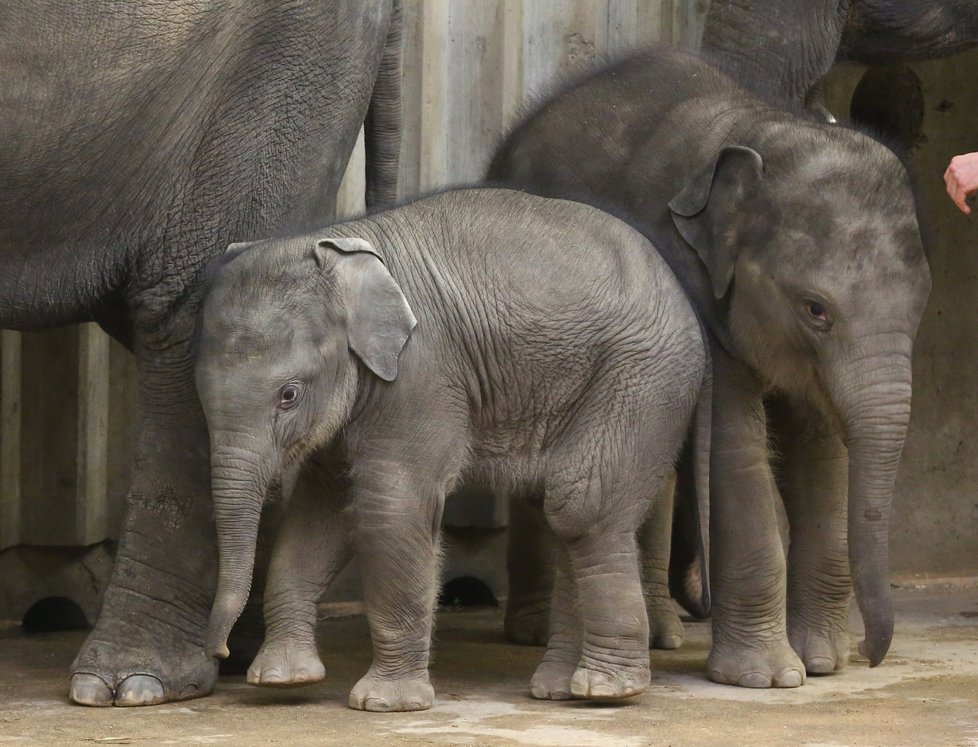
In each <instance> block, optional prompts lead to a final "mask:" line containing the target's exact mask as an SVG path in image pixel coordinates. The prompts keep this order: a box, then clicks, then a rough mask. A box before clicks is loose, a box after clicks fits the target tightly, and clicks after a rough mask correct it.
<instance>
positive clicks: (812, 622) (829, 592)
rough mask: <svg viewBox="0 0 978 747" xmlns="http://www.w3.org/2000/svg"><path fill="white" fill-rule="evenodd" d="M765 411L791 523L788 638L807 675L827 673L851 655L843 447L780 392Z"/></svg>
mask: <svg viewBox="0 0 978 747" xmlns="http://www.w3.org/2000/svg"><path fill="white" fill-rule="evenodd" d="M770 411H771V415H772V424H773V425H774V426H775V427H776V428H777V429H778V431H779V433H780V435H781V438H780V439H779V443H780V452H781V455H782V467H781V479H780V483H781V492H782V496H783V497H784V502H785V508H786V510H787V512H788V520H789V523H790V527H791V528H790V537H791V541H790V546H789V551H788V639H789V640H790V641H791V646H792V648H794V650H795V651H796V652H797V653H798V655H799V656H800V657H801V659H802V661H803V662H804V663H805V669H806V670H807V672H808V673H809V674H831V673H832V672H834V671H837V670H839V669H842V668H844V667H845V666H846V664H847V663H848V661H849V632H848V630H849V601H850V599H851V597H852V581H851V579H850V575H849V555H848V547H847V544H846V533H847V524H846V515H847V511H846V507H847V504H848V483H849V481H848V468H849V458H848V453H847V451H846V448H845V445H844V444H843V443H842V439H841V437H840V435H839V433H838V430H837V428H835V427H834V426H833V425H832V424H831V423H830V422H829V421H828V420H827V419H826V418H825V417H824V416H823V415H822V414H821V413H820V412H818V410H816V409H815V408H814V407H812V406H810V405H807V404H805V403H801V402H788V401H786V400H783V399H782V400H779V401H778V402H775V403H773V405H772V407H771V408H770Z"/></svg>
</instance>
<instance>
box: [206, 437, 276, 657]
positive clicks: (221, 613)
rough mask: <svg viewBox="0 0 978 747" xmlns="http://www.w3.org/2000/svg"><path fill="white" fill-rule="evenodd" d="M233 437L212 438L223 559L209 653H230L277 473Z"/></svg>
mask: <svg viewBox="0 0 978 747" xmlns="http://www.w3.org/2000/svg"><path fill="white" fill-rule="evenodd" d="M237 440H240V439H237ZM229 441H230V439H228V438H227V437H222V436H221V435H220V434H218V435H216V436H215V435H212V437H211V444H212V447H211V487H212V491H213V496H214V519H215V522H216V524H217V537H218V551H219V556H220V564H219V570H218V582H217V594H216V595H215V597H214V606H213V607H212V608H211V617H210V627H209V630H208V634H207V653H208V654H210V655H211V656H216V657H218V658H221V659H223V658H226V657H227V656H228V654H229V651H228V648H227V639H228V635H229V634H230V632H231V628H232V626H233V625H234V623H235V622H236V621H237V619H238V617H239V616H240V615H241V611H242V610H243V609H244V607H245V604H246V603H247V602H248V594H249V592H250V591H251V576H252V572H253V570H254V565H255V547H256V544H257V540H258V525H259V521H260V519H261V508H262V502H263V500H264V497H265V493H266V491H267V490H268V485H269V482H270V476H271V475H272V474H274V470H273V469H272V468H271V467H273V466H274V465H270V461H271V460H269V459H268V458H267V457H265V456H263V455H261V454H259V453H257V452H255V451H254V450H253V449H252V448H249V447H246V446H242V445H240V444H234V443H229Z"/></svg>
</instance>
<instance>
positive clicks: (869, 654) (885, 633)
mask: <svg viewBox="0 0 978 747" xmlns="http://www.w3.org/2000/svg"><path fill="white" fill-rule="evenodd" d="M892 640H893V619H892V618H888V619H886V620H876V621H873V622H870V621H867V622H866V638H865V639H864V640H863V641H862V642H860V644H859V653H860V654H862V655H863V656H865V657H866V658H867V659H869V666H870V667H875V666H878V665H879V664H880V663H881V662H882V661H883V658H884V657H885V656H886V652H887V651H889V650H890V642H891V641H892Z"/></svg>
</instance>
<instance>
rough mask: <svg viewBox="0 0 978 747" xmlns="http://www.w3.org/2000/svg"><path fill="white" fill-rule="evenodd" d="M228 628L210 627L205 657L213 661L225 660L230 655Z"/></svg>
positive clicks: (221, 626)
mask: <svg viewBox="0 0 978 747" xmlns="http://www.w3.org/2000/svg"><path fill="white" fill-rule="evenodd" d="M228 627H230V626H225V625H211V629H210V630H209V631H208V633H207V655H208V656H210V657H212V658H214V659H226V658H228V657H229V656H230V655H231V651H230V650H229V649H228V632H229V631H228V630H227V628H228Z"/></svg>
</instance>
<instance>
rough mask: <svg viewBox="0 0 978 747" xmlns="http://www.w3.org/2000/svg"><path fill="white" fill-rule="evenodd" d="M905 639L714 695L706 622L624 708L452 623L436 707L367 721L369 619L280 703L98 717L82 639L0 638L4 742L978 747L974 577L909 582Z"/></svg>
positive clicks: (355, 620)
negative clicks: (549, 696)
mask: <svg viewBox="0 0 978 747" xmlns="http://www.w3.org/2000/svg"><path fill="white" fill-rule="evenodd" d="M895 594H896V604H897V614H898V619H897V635H896V637H895V639H894V643H893V647H892V648H891V650H890V654H889V656H888V657H887V659H886V661H885V662H884V663H883V665H881V666H880V667H878V668H876V669H873V670H870V669H869V668H868V667H867V665H866V663H865V661H861V660H859V659H858V657H856V658H855V660H854V661H853V663H852V664H851V665H850V667H849V669H847V670H846V671H845V672H843V673H841V674H838V675H834V676H830V677H822V678H818V679H810V680H809V683H808V684H807V685H805V686H804V687H802V688H799V689H797V690H780V691H755V690H744V689H740V688H732V687H725V686H721V685H715V684H712V683H710V682H708V681H707V680H706V678H705V677H704V675H703V667H704V663H705V660H706V655H707V651H708V646H709V625H708V624H707V623H690V624H688V625H687V630H688V639H687V642H686V644H685V645H684V646H683V648H682V649H680V650H679V651H676V652H661V651H655V652H653V653H652V666H653V672H654V673H653V680H652V686H651V687H650V688H649V690H648V691H647V692H646V693H644V694H643V695H640V696H638V697H636V698H633V699H631V700H629V701H627V702H626V703H622V704H618V705H594V704H589V703H578V702H573V703H545V702H539V701H534V700H531V699H530V698H529V696H528V695H527V688H526V686H527V683H528V681H529V677H530V674H531V673H532V671H533V669H534V667H535V666H536V664H537V662H538V661H539V659H540V656H541V653H542V650H541V649H535V648H523V647H519V646H514V645H511V644H509V643H507V642H506V641H505V640H504V639H503V636H502V634H501V620H502V615H501V613H500V612H499V611H498V610H480V611H461V612H448V611H443V612H441V613H440V614H439V618H438V634H437V638H436V660H435V662H434V664H433V665H432V678H433V681H434V684H435V690H436V703H435V707H434V708H433V709H431V710H430V711H425V712H422V713H404V714H367V713H360V712H357V711H352V710H350V709H348V708H347V707H346V698H347V692H348V691H349V689H350V687H352V685H353V684H354V683H355V682H356V680H357V678H358V677H359V676H360V675H361V674H362V673H363V672H364V671H365V669H366V667H367V665H368V663H369V637H368V633H367V628H366V624H365V622H364V620H363V618H362V617H346V618H338V619H330V620H327V621H326V622H324V623H323V625H322V627H321V631H320V632H321V638H320V644H321V650H322V652H323V655H324V657H325V661H326V665H327V672H328V675H327V680H326V681H325V682H323V683H320V684H318V685H314V686H311V687H308V688H305V689H297V690H287V691H281V690H278V691H270V690H261V689H256V688H252V687H249V686H248V685H245V684H244V682H243V678H242V677H224V678H222V679H221V682H220V684H219V685H218V689H217V692H216V694H215V695H213V696H211V697H209V698H205V699H201V700H193V701H187V702H184V703H178V704H173V705H167V706H161V707H156V708H137V709H119V708H109V709H89V708H81V707H77V706H72V705H70V704H69V703H68V702H67V700H66V680H65V672H66V670H67V667H68V665H69V663H70V662H71V659H72V656H73V655H74V653H75V650H76V649H77V648H78V646H79V644H80V643H81V641H82V638H83V636H84V634H83V633H51V634H44V635H25V634H24V633H23V632H22V630H21V628H20V627H19V626H15V625H12V624H8V625H6V626H2V627H0V744H6V743H8V742H9V743H11V744H40V745H48V744H80V745H85V744H88V745H91V744H134V745H139V744H146V745H155V744H228V745H250V744H291V745H304V744H325V745H373V744H384V745H387V744H394V745H397V744H405V745H415V744H436V745H535V746H548V745H553V746H555V747H572V746H580V747H605V746H607V747H640V746H641V745H752V746H753V745H785V744H797V745H808V747H841V746H842V745H851V746H853V747H855V746H857V745H858V746H860V747H861V746H863V745H883V746H885V747H892V746H897V745H960V746H961V747H978V579H970V580H956V581H946V582H940V583H936V582H935V583H929V584H921V583H910V582H905V583H901V584H899V586H898V588H897V589H896V591H895Z"/></svg>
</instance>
